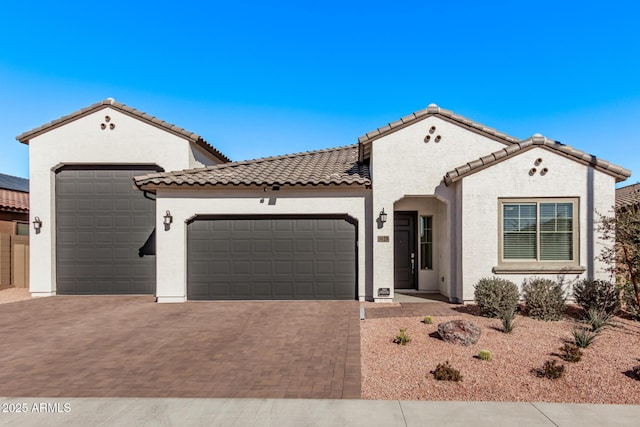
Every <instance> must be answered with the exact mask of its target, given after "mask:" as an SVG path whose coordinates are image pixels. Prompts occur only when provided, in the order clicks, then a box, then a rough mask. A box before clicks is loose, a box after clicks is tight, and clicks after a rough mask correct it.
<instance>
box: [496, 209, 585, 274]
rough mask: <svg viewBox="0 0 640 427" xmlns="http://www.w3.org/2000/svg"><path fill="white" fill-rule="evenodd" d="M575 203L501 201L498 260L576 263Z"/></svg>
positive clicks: (576, 228)
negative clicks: (500, 245) (500, 246)
mask: <svg viewBox="0 0 640 427" xmlns="http://www.w3.org/2000/svg"><path fill="white" fill-rule="evenodd" d="M576 209H577V200H576V199H563V200H551V199H549V200H545V199H541V200H531V201H529V200H527V201H518V200H502V201H501V211H502V212H501V213H502V218H501V222H502V225H501V228H502V230H501V231H502V236H501V240H502V242H501V243H502V248H501V249H502V253H501V256H502V260H503V261H505V262H510V261H522V262H532V261H533V262H556V263H568V262H569V263H577V256H576V252H577V242H578V239H577V237H578V226H577V225H578V222H577V215H576Z"/></svg>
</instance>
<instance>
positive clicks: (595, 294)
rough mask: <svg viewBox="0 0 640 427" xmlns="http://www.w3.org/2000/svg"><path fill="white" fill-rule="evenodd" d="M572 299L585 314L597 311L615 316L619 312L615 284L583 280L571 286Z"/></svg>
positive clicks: (618, 299) (618, 293)
mask: <svg viewBox="0 0 640 427" xmlns="http://www.w3.org/2000/svg"><path fill="white" fill-rule="evenodd" d="M573 299H574V300H575V302H576V304H578V305H579V306H580V307H582V309H583V310H584V311H585V312H588V311H589V310H598V311H602V312H604V313H606V314H616V313H617V312H618V310H620V292H619V290H618V289H617V287H616V285H615V283H611V282H607V281H606V280H593V279H584V280H580V281H578V282H577V283H575V284H574V285H573Z"/></svg>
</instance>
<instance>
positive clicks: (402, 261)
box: [393, 212, 418, 289]
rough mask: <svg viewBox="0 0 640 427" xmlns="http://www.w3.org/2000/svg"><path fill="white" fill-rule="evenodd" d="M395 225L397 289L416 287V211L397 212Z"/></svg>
mask: <svg viewBox="0 0 640 427" xmlns="http://www.w3.org/2000/svg"><path fill="white" fill-rule="evenodd" d="M393 221H394V225H393V234H394V240H393V260H394V261H393V264H394V282H395V288H396V289H416V283H417V280H416V279H417V277H418V276H417V274H416V271H417V269H416V267H417V265H416V263H417V262H418V259H417V256H418V251H417V248H416V213H415V212H395V213H394V220H393Z"/></svg>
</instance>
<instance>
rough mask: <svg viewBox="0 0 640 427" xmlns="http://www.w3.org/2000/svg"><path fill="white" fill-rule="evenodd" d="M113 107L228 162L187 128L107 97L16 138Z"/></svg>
mask: <svg viewBox="0 0 640 427" xmlns="http://www.w3.org/2000/svg"><path fill="white" fill-rule="evenodd" d="M107 107H110V108H113V109H114V110H117V111H120V112H121V113H123V114H127V115H129V116H131V117H134V118H136V119H138V120H142V121H144V122H146V123H148V124H150V125H152V126H156V127H158V128H160V129H163V130H165V131H167V132H170V133H172V134H174V135H177V136H179V137H182V138H184V139H186V140H188V141H191V142H193V143H196V144H198V145H199V146H200V147H202V148H204V149H205V150H206V151H208V152H209V153H211V154H213V155H214V156H215V157H217V158H218V159H220V160H221V161H223V162H229V161H230V160H229V158H228V157H227V156H225V155H224V154H222V153H221V152H220V151H218V150H217V149H216V148H214V147H213V146H212V145H211V144H209V143H208V142H207V141H205V140H204V139H203V138H202V137H201V136H200V135H198V134H195V133H193V132H189V131H188V130H185V129H183V128H181V127H178V126H176V125H173V124H171V123H167V122H165V121H164V120H160V119H158V118H157V117H154V116H152V115H149V114H147V113H144V112H142V111H139V110H136V109H135V108H132V107H129V106H127V105H125V104H122V103H120V102H117V101H116V100H114V99H113V98H107V99H105V100H103V101H100V102H96V103H95V104H93V105H90V106H88V107H86V108H83V109H81V110H78V111H76V112H74V113H71V114H69V115H66V116H63V117H60V118H59V119H56V120H53V121H52V122H49V123H47V124H44V125H42V126H39V127H37V128H35V129H31V130H30V131H27V132H24V133H22V134H21V135H18V136H17V137H16V139H17V140H18V141H20V142H22V143H23V144H28V143H29V140H30V139H31V138H34V137H36V136H38V135H41V134H43V133H45V132H48V131H50V130H52V129H55V128H57V127H59V126H62V125H64V124H66V123H68V122H70V121H73V120H76V119H79V118H81V117H84V116H86V115H89V114H91V113H94V112H96V111H99V110H101V109H103V108H107Z"/></svg>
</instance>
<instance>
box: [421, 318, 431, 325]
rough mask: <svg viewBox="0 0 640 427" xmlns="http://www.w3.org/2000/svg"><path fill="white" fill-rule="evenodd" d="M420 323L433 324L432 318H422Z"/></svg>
mask: <svg viewBox="0 0 640 427" xmlns="http://www.w3.org/2000/svg"><path fill="white" fill-rule="evenodd" d="M422 323H424V324H425V325H431V324H432V323H433V317H431V316H424V319H422Z"/></svg>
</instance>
